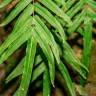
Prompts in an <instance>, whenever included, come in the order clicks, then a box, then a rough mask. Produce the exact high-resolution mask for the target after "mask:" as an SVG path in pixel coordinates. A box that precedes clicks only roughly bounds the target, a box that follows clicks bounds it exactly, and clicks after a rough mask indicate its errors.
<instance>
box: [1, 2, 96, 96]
mask: <svg viewBox="0 0 96 96" xmlns="http://www.w3.org/2000/svg"><path fill="white" fill-rule="evenodd" d="M11 1H12V0H3V2H2V3H1V4H0V8H2V7H4V6H6V5H7V4H9V3H10V2H11ZM95 8H96V2H95V1H93V0H78V1H77V0H38V1H37V2H35V3H33V2H32V0H20V1H19V3H18V4H17V5H16V7H15V8H14V9H12V11H11V12H10V14H9V16H7V17H6V18H5V20H4V21H3V23H1V24H0V26H1V27H2V26H5V25H7V24H9V23H10V22H11V21H12V20H13V19H15V17H18V15H20V16H19V17H18V19H17V21H16V23H15V26H14V28H13V31H12V32H11V34H10V35H9V36H8V37H7V39H6V40H5V41H4V43H3V44H2V45H1V46H0V64H2V63H3V62H4V61H6V60H7V59H8V58H9V57H10V56H11V55H12V54H13V53H14V52H15V51H16V50H17V49H18V48H20V46H22V44H24V43H25V42H27V49H26V54H25V57H24V58H23V59H22V60H21V62H20V64H18V66H17V67H16V68H15V69H14V70H13V72H12V73H11V74H10V75H9V76H8V77H7V78H6V83H8V82H9V81H11V80H12V79H13V78H15V77H17V76H19V75H21V74H22V79H21V84H20V87H19V88H18V90H17V91H16V93H15V95H14V96H26V94H27V90H28V87H29V84H30V82H33V81H34V80H36V79H37V78H38V77H39V76H40V75H41V74H42V73H43V95H44V96H51V90H50V89H51V88H50V87H51V84H52V86H53V87H54V86H55V84H54V79H55V70H57V69H56V66H57V68H58V69H59V71H60V73H61V74H62V76H63V78H64V80H65V82H66V86H67V88H68V90H69V93H70V96H76V92H75V88H74V86H73V83H72V80H71V77H70V75H69V73H68V70H67V67H66V66H65V65H64V62H63V61H62V60H61V56H62V58H63V59H64V60H66V62H68V64H70V65H71V66H72V68H73V69H74V70H75V71H77V72H78V73H79V74H80V76H81V77H82V80H85V79H86V77H87V75H86V74H88V66H89V55H90V49H91V41H92V21H93V20H95V21H96V13H95V11H94V9H95ZM83 21H84V30H83V29H82V28H81V27H80V25H81V23H82V22H83ZM73 32H79V33H80V34H81V35H82V36H83V38H84V51H83V58H82V62H81V61H80V60H79V59H78V58H77V57H76V55H75V53H74V51H73V50H72V48H71V47H70V45H69V44H68V43H67V41H66V40H67V38H68V37H67V35H66V33H67V34H69V35H71V34H72V33H73ZM37 45H39V48H40V49H42V52H43V54H44V55H43V56H42V52H39V55H37V54H36V50H38V48H37ZM88 45H89V46H88ZM34 60H35V61H34ZM41 61H42V62H41ZM33 65H34V66H36V67H35V69H34V67H33ZM55 65H56V66H55ZM31 76H32V77H31ZM82 80H81V81H82ZM81 84H82V82H81Z"/></svg>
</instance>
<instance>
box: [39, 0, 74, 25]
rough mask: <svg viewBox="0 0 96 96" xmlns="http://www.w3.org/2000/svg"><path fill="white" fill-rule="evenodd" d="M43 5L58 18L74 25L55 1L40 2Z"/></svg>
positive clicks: (43, 0)
mask: <svg viewBox="0 0 96 96" xmlns="http://www.w3.org/2000/svg"><path fill="white" fill-rule="evenodd" d="M39 2H41V3H42V4H43V5H45V6H46V7H47V8H48V9H50V10H51V11H52V12H53V13H55V14H56V15H57V16H59V17H61V18H62V19H63V20H64V21H66V22H67V23H68V24H69V25H72V21H71V19H70V18H69V16H68V15H66V13H64V11H63V10H62V9H60V8H59V7H58V6H57V5H56V4H55V3H54V2H53V1H51V0H39Z"/></svg>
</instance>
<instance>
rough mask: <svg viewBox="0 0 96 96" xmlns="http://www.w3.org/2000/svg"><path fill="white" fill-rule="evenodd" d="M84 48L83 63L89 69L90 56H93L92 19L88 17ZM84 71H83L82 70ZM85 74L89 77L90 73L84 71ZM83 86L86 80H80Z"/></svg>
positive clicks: (85, 27) (85, 21) (85, 24)
mask: <svg viewBox="0 0 96 96" xmlns="http://www.w3.org/2000/svg"><path fill="white" fill-rule="evenodd" d="M83 38H84V39H83V40H84V47H83V57H82V63H83V64H84V65H85V66H86V67H87V68H88V69H89V64H90V54H91V48H92V19H91V18H90V17H88V16H86V18H85V19H84V37H83ZM82 70H83V69H82ZM83 73H84V74H85V75H86V77H87V76H88V73H87V72H86V71H85V70H83ZM80 82H81V84H82V85H84V84H85V82H86V81H85V80H84V79H83V78H81V80H80Z"/></svg>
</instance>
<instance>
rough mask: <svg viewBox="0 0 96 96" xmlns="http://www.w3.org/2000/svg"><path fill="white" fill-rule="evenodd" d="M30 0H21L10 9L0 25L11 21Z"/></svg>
mask: <svg viewBox="0 0 96 96" xmlns="http://www.w3.org/2000/svg"><path fill="white" fill-rule="evenodd" d="M30 2H32V0H21V1H20V2H19V3H18V4H17V6H16V7H15V9H13V10H12V11H11V13H10V14H9V16H7V17H6V19H5V20H4V21H3V23H1V24H0V26H5V25H7V24H8V23H9V22H11V21H12V20H13V19H14V18H15V17H16V16H17V15H18V14H19V13H20V12H21V11H22V10H23V9H24V8H25V7H26V6H27V5H28V4H29V3H30Z"/></svg>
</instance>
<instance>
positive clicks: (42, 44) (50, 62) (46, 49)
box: [33, 30, 55, 86]
mask: <svg viewBox="0 0 96 96" xmlns="http://www.w3.org/2000/svg"><path fill="white" fill-rule="evenodd" d="M33 37H34V38H35V39H36V40H37V42H38V43H39V44H40V47H41V48H42V50H43V52H44V54H45V56H46V58H47V60H48V65H49V73H50V79H51V83H52V85H53V86H54V77H55V64H54V56H53V54H52V51H51V49H50V47H49V46H48V44H47V42H46V41H45V40H43V39H42V37H43V35H42V36H40V34H38V32H37V31H36V30H34V31H33Z"/></svg>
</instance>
